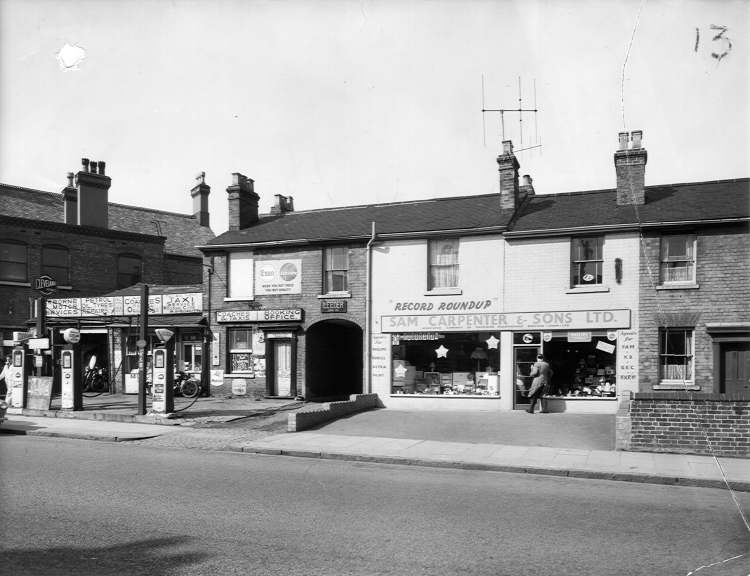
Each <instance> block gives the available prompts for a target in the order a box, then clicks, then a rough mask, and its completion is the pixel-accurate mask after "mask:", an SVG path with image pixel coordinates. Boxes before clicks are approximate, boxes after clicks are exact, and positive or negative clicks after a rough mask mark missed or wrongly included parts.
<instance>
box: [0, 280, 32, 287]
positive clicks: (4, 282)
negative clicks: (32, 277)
mask: <svg viewBox="0 0 750 576" xmlns="http://www.w3.org/2000/svg"><path fill="white" fill-rule="evenodd" d="M0 286H27V287H30V286H31V282H11V281H10V280H0Z"/></svg>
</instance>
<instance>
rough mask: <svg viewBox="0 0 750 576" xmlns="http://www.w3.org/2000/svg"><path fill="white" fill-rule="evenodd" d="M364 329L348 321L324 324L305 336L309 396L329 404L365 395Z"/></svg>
mask: <svg viewBox="0 0 750 576" xmlns="http://www.w3.org/2000/svg"><path fill="white" fill-rule="evenodd" d="M362 339H363V338H362V328H360V327H359V326H357V325H356V324H354V323H353V322H349V321H347V320H338V319H336V320H323V321H322V322H318V323H316V324H313V325H312V326H310V328H308V330H307V334H306V336H305V341H306V354H305V390H306V391H305V396H306V398H307V399H308V400H315V401H319V402H326V401H331V400H348V399H349V395H350V394H361V393H362V365H363V361H362V355H363V344H362Z"/></svg>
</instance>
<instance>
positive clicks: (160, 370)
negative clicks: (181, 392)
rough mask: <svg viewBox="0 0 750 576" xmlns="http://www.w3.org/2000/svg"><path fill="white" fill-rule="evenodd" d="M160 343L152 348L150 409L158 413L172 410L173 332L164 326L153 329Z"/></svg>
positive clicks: (167, 412)
mask: <svg viewBox="0 0 750 576" xmlns="http://www.w3.org/2000/svg"><path fill="white" fill-rule="evenodd" d="M155 332H156V336H157V338H159V340H161V345H160V346H156V347H155V348H154V350H153V361H152V377H151V382H152V394H153V399H152V401H151V409H152V410H153V411H154V412H157V413H159V414H169V413H170V412H173V411H174V340H173V339H172V336H173V335H174V333H173V332H172V331H171V330H167V329H166V328H159V329H157V330H155Z"/></svg>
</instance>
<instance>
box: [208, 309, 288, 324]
mask: <svg viewBox="0 0 750 576" xmlns="http://www.w3.org/2000/svg"><path fill="white" fill-rule="evenodd" d="M287 320H292V321H300V320H302V309H301V308H285V309H281V310H222V311H220V312H217V313H216V321H217V322H279V321H287Z"/></svg>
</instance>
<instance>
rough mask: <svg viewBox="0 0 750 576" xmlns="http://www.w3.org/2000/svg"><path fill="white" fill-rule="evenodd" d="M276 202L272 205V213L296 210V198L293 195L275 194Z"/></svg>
mask: <svg viewBox="0 0 750 576" xmlns="http://www.w3.org/2000/svg"><path fill="white" fill-rule="evenodd" d="M275 196H276V203H275V204H274V205H273V206H271V214H283V213H284V212H294V198H292V197H291V196H282V195H281V194H275Z"/></svg>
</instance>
